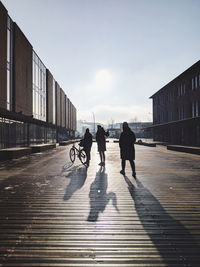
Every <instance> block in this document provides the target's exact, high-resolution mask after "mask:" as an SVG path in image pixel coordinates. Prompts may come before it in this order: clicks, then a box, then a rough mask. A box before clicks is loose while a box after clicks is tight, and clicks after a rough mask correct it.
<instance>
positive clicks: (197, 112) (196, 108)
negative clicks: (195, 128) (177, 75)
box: [192, 100, 200, 118]
mask: <svg viewBox="0 0 200 267" xmlns="http://www.w3.org/2000/svg"><path fill="white" fill-rule="evenodd" d="M198 116H200V105H199V102H198V100H196V101H193V102H192V117H193V118H194V117H198Z"/></svg>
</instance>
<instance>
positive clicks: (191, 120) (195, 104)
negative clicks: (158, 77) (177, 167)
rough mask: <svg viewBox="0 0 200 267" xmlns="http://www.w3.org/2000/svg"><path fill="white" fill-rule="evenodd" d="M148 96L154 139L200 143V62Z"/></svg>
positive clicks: (182, 143) (183, 143)
mask: <svg viewBox="0 0 200 267" xmlns="http://www.w3.org/2000/svg"><path fill="white" fill-rule="evenodd" d="M150 98H152V100H153V127H152V128H153V137H154V140H155V141H162V142H167V143H170V144H179V145H188V146H200V61H198V62H196V63H195V64H194V65H192V66H191V67H190V68H188V69H187V70H186V71H184V72H183V73H181V74H180V75H179V76H178V77H176V78H175V79H174V80H172V81H171V82H169V83H168V84H167V85H165V86H164V87H162V88H161V89H160V90H159V91H158V92H156V93H155V94H154V95H152V96H151V97H150Z"/></svg>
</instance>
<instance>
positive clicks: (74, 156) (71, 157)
mask: <svg viewBox="0 0 200 267" xmlns="http://www.w3.org/2000/svg"><path fill="white" fill-rule="evenodd" d="M69 157H70V160H71V162H72V163H74V161H75V158H76V152H75V149H74V148H73V147H72V148H70V151H69Z"/></svg>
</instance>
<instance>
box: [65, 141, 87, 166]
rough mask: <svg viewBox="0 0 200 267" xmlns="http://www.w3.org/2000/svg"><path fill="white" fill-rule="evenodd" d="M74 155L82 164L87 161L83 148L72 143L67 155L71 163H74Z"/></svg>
mask: <svg viewBox="0 0 200 267" xmlns="http://www.w3.org/2000/svg"><path fill="white" fill-rule="evenodd" d="M76 156H77V157H78V158H79V160H80V161H81V163H82V164H83V165H86V162H87V155H86V153H85V150H84V148H81V147H80V146H79V148H77V147H76V146H75V145H74V144H73V146H72V147H71V148H70V151H69V157H70V160H71V162H72V163H74V161H75V159H76Z"/></svg>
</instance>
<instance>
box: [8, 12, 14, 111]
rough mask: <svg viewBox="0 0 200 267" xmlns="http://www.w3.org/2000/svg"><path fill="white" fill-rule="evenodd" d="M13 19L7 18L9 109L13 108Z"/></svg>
mask: <svg viewBox="0 0 200 267" xmlns="http://www.w3.org/2000/svg"><path fill="white" fill-rule="evenodd" d="M12 33H13V30H12V20H11V18H10V17H9V16H8V18H7V110H12V94H13V88H12V56H13V53H12V47H13V38H12V36H13V34H12Z"/></svg>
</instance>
